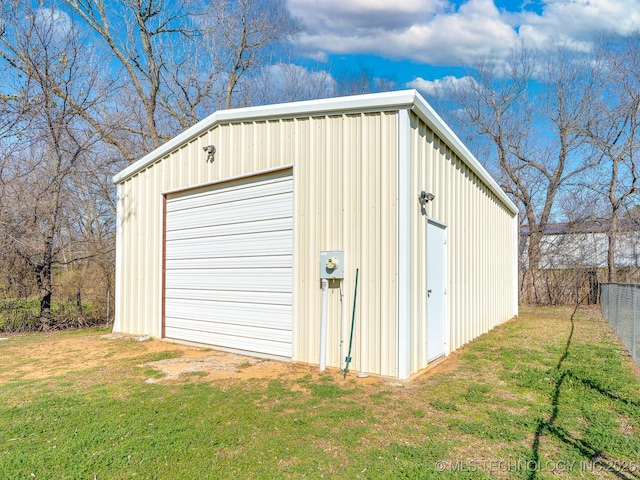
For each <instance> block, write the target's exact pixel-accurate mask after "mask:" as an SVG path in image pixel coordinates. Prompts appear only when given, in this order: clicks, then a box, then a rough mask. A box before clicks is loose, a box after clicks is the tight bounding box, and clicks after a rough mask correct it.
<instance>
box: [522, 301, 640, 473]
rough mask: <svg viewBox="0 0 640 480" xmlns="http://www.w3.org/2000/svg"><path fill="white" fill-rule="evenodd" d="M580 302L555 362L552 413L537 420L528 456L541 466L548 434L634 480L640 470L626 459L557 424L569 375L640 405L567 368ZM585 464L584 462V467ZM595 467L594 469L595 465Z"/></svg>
mask: <svg viewBox="0 0 640 480" xmlns="http://www.w3.org/2000/svg"><path fill="white" fill-rule="evenodd" d="M578 307H579V305H577V306H576V308H575V309H574V310H573V313H572V314H571V319H570V320H571V330H570V332H569V337H568V338H567V343H566V344H565V348H564V352H563V353H562V356H561V357H560V359H559V360H558V363H557V365H556V367H555V368H556V372H558V373H560V375H559V376H558V377H557V379H556V381H555V385H554V390H553V395H552V396H551V414H550V415H549V418H547V419H546V420H540V421H538V423H537V426H536V431H535V435H534V438H533V443H532V445H531V457H530V458H529V463H528V465H531V466H536V467H537V466H539V465H540V441H541V439H542V437H543V436H545V435H549V436H552V437H554V438H556V439H558V440H560V441H561V442H563V443H564V444H565V445H567V446H569V447H571V448H572V449H574V450H576V451H577V452H579V453H580V455H582V456H583V457H584V459H585V461H586V462H589V465H591V466H595V467H597V468H599V469H602V470H603V471H608V472H611V473H612V474H613V475H615V476H616V477H618V478H620V479H626V480H632V479H638V478H640V472H635V471H631V470H629V469H628V468H623V467H624V466H625V465H626V464H625V462H621V461H620V460H617V459H615V458H612V457H611V456H609V455H608V454H607V452H604V451H602V450H601V449H598V448H596V447H594V446H593V445H591V444H590V443H589V442H588V441H587V440H585V439H583V438H576V437H575V436H574V435H572V434H571V433H570V432H569V431H567V430H566V429H565V428H563V427H561V426H559V425H556V420H557V418H558V414H559V412H560V397H561V393H562V387H563V386H564V383H565V381H566V380H567V378H568V377H571V378H573V379H575V380H578V381H579V382H581V383H582V384H583V385H584V386H585V387H586V388H590V389H593V390H595V391H597V392H598V393H600V394H601V395H603V396H605V397H607V398H609V399H611V400H614V401H617V402H622V403H624V404H626V405H629V406H633V407H640V402H638V401H634V400H630V399H627V398H621V397H620V396H618V395H616V394H614V393H612V392H611V391H609V390H607V389H606V388H604V387H603V386H602V385H600V384H599V383H597V382H595V381H593V380H591V379H584V378H581V377H579V376H577V375H575V374H574V373H573V372H572V371H571V370H569V369H563V368H564V362H565V360H566V359H567V357H568V356H569V350H570V348H571V342H572V340H573V334H574V332H575V315H576V313H577V311H578ZM583 465H584V464H581V467H582V466H583ZM595 467H594V468H595ZM537 477H538V469H537V468H530V469H529V470H528V476H527V479H528V480H535V479H536V478H537Z"/></svg>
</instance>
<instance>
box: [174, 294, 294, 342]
mask: <svg viewBox="0 0 640 480" xmlns="http://www.w3.org/2000/svg"><path fill="white" fill-rule="evenodd" d="M173 304H174V305H173V306H172V307H171V308H170V309H167V313H166V315H167V319H171V322H170V323H171V325H173V326H174V327H179V326H180V325H186V324H187V323H188V322H193V324H190V325H192V326H191V327H189V328H190V329H195V327H194V325H198V328H199V329H201V330H202V331H203V332H204V331H212V330H211V329H212V328H214V326H215V328H216V330H215V331H217V332H218V333H224V332H225V331H226V332H229V333H231V332H234V331H237V330H238V329H240V330H242V331H247V332H254V333H256V334H260V335H259V336H260V338H271V335H275V337H277V338H279V339H282V335H285V336H286V335H289V334H283V333H281V332H291V322H290V321H289V320H290V315H291V309H290V308H288V307H287V306H286V305H272V306H270V307H269V308H264V307H262V308H261V307H260V306H257V305H255V304H241V303H238V304H236V305H233V304H228V303H227V304H225V303H223V302H206V301H200V302H191V303H187V302H185V301H175V302H173ZM214 309H215V310H214ZM185 328H186V327H185ZM275 332H280V333H275ZM234 335H235V334H234ZM245 336H247V337H250V336H251V335H249V334H248V333H247V334H246V335H245ZM275 337H274V338H275Z"/></svg>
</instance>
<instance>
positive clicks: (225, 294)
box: [165, 288, 293, 306]
mask: <svg viewBox="0 0 640 480" xmlns="http://www.w3.org/2000/svg"><path fill="white" fill-rule="evenodd" d="M165 296H166V298H168V299H171V300H172V301H173V300H205V301H211V302H240V303H256V304H258V305H260V304H262V305H289V306H291V305H292V303H293V294H292V293H291V292H273V291H270V292H256V291H253V292H237V291H229V290H219V291H216V290H204V289H196V288H188V289H184V288H167V290H166V293H165Z"/></svg>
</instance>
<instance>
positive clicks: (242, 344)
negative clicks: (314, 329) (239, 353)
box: [166, 327, 291, 357]
mask: <svg viewBox="0 0 640 480" xmlns="http://www.w3.org/2000/svg"><path fill="white" fill-rule="evenodd" d="M166 335H167V337H168V338H176V339H180V340H185V341H188V342H197V343H204V344H207V345H215V346H222V347H225V348H231V349H234V350H243V351H254V352H256V353H260V354H264V355H275V356H278V357H290V356H291V344H290V343H287V342H278V341H269V340H264V339H261V338H260V337H253V338H248V337H243V336H238V337H236V336H234V335H229V334H228V333H224V334H216V333H211V332H205V331H202V330H189V329H186V328H184V327H182V328H175V327H167V328H166ZM248 346H250V347H251V349H248V348H247V347H248Z"/></svg>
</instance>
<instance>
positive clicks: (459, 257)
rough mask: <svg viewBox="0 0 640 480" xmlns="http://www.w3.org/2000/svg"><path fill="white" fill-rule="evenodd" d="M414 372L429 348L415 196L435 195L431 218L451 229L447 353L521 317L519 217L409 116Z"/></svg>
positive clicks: (422, 220) (422, 238) (422, 227)
mask: <svg viewBox="0 0 640 480" xmlns="http://www.w3.org/2000/svg"><path fill="white" fill-rule="evenodd" d="M411 126H412V130H411V154H412V162H411V166H412V174H411V179H412V180H411V191H412V194H413V195H414V198H415V199H416V200H415V202H414V203H413V204H412V205H411V208H412V213H411V221H412V225H411V257H412V258H413V259H414V261H413V262H412V269H411V270H412V272H411V286H412V291H411V318H412V332H413V335H412V338H411V349H412V354H411V359H412V365H411V373H415V372H417V371H419V370H420V369H421V368H424V367H425V366H426V364H427V353H426V349H425V345H426V341H427V332H426V328H425V325H426V323H425V319H426V312H427V305H426V295H425V293H426V289H427V286H426V275H425V270H424V265H426V262H428V256H427V253H426V251H425V248H424V242H425V233H424V232H425V221H426V220H425V217H424V216H423V215H421V212H420V204H419V202H418V200H417V198H418V197H417V196H418V194H419V193H420V191H421V190H425V191H428V192H430V193H433V194H434V195H435V199H434V200H433V201H431V202H429V203H428V205H427V214H428V216H429V217H430V218H433V219H435V220H438V221H441V222H443V223H445V224H446V225H447V252H448V255H447V259H448V260H447V263H448V265H447V272H448V274H447V275H448V285H447V303H448V305H447V308H448V313H447V315H448V324H449V332H448V338H449V351H454V350H456V349H458V348H460V347H461V346H462V345H464V344H466V343H468V342H470V341H471V340H473V339H474V338H476V337H478V336H479V335H481V334H483V333H485V332H488V331H489V330H491V329H492V328H493V327H495V326H497V325H498V324H500V323H502V322H504V321H507V320H509V319H511V318H513V317H514V316H516V315H517V314H518V310H517V288H514V283H513V282H514V275H513V272H514V269H515V268H517V250H516V245H515V243H514V241H513V231H514V228H517V215H515V214H514V213H513V211H512V210H511V209H510V207H509V206H508V205H506V204H505V203H504V202H503V201H502V199H501V198H500V197H499V196H498V195H496V193H495V192H493V191H492V190H491V189H490V188H489V187H488V186H487V184H486V183H485V182H484V181H483V180H482V179H481V178H479V177H478V175H477V174H476V173H474V171H473V170H472V169H471V168H469V166H468V165H466V164H465V162H464V161H463V159H461V158H460V157H458V156H457V155H456V154H455V153H454V152H453V151H452V150H451V149H450V148H449V146H448V145H447V144H446V143H445V142H444V141H443V140H442V139H441V138H439V137H438V135H437V134H435V133H434V132H433V130H432V129H431V128H430V127H429V126H428V125H426V124H425V123H424V122H423V121H422V120H421V119H420V118H418V117H417V116H416V115H413V114H412V116H411Z"/></svg>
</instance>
